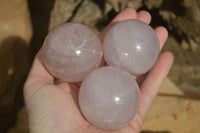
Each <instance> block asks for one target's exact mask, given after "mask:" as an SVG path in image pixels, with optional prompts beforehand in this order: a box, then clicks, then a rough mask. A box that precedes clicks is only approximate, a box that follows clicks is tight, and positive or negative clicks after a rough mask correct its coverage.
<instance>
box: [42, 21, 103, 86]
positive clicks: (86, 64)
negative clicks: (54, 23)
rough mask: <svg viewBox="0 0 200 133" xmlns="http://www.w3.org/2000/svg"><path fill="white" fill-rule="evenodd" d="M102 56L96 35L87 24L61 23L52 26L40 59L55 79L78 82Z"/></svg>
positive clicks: (97, 63) (92, 68)
mask: <svg viewBox="0 0 200 133" xmlns="http://www.w3.org/2000/svg"><path fill="white" fill-rule="evenodd" d="M101 59H102V45H101V41H100V38H99V37H98V36H97V35H96V34H95V33H94V32H93V31H92V30H91V29H90V28H89V27H87V26H85V25H83V24H78V23H65V24H62V25H60V26H58V27H56V28H55V29H53V30H52V31H51V32H50V33H49V34H48V35H47V37H46V40H45V43H44V46H43V61H44V64H45V65H46V67H47V69H48V70H49V71H50V72H51V73H52V74H53V75H54V76H55V77H57V78H59V79H61V80H64V81H68V82H78V81H82V80H83V79H84V78H85V76H86V75H88V74H89V73H90V72H91V71H93V70H95V69H97V68H98V67H99V65H100V63H101Z"/></svg>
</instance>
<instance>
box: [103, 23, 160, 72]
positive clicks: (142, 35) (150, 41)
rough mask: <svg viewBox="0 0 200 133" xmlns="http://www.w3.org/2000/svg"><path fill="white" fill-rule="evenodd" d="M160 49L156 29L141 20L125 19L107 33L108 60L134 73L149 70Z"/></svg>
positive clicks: (105, 42)
mask: <svg viewBox="0 0 200 133" xmlns="http://www.w3.org/2000/svg"><path fill="white" fill-rule="evenodd" d="M159 51H160V46H159V41H158V38H157V35H156V33H155V32H154V30H153V29H152V28H151V27H150V26H149V25H148V24H146V23H144V22H142V21H139V20H134V19H130V20H125V21H122V22H119V23H117V24H116V25H114V26H113V27H112V28H111V29H110V30H109V31H108V32H107V34H106V35H105V38H104V41H103V52H104V57H105V60H106V62H107V63H108V64H109V65H111V66H118V67H121V68H123V69H125V70H127V71H129V72H130V73H132V74H133V75H141V74H144V73H145V72H147V71H149V70H150V69H151V67H152V66H153V65H154V64H155V62H156V60H157V58H158V55H159Z"/></svg>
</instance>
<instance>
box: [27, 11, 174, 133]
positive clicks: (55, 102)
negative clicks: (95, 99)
mask: <svg viewBox="0 0 200 133" xmlns="http://www.w3.org/2000/svg"><path fill="white" fill-rule="evenodd" d="M126 19H138V20H141V21H143V22H145V23H147V24H149V23H150V21H151V16H150V14H149V13H148V12H146V11H140V12H138V13H137V12H136V11H135V10H134V9H131V8H127V9H125V10H123V11H121V12H120V13H119V14H118V15H117V16H116V17H115V18H114V19H113V20H112V21H111V22H110V24H109V25H108V26H107V27H106V28H105V30H104V31H103V32H102V34H101V35H100V38H101V39H102V40H103V37H104V35H105V33H106V31H107V30H108V29H109V28H110V27H111V26H113V25H114V24H116V23H118V22H120V21H123V20H126ZM155 32H156V34H157V36H158V39H159V43H160V48H162V47H163V45H164V43H165V41H166V39H167V36H168V32H167V30H166V29H165V28H164V27H157V28H156V29H155ZM172 63H173V55H172V54H171V53H170V52H164V53H162V54H160V56H159V58H158V60H157V62H156V64H155V65H154V67H153V68H152V69H151V70H150V71H149V72H148V74H145V75H142V76H139V77H133V78H136V80H137V81H138V83H139V86H140V105H139V109H138V112H137V113H136V115H135V117H134V118H133V120H131V121H130V122H129V123H128V124H127V125H126V126H124V127H122V128H119V129H116V130H102V129H99V128H96V127H95V126H93V125H92V124H90V123H89V122H88V121H87V120H86V119H85V118H84V116H83V115H82V114H81V111H80V109H79V105H78V92H79V87H78V85H77V84H72V83H67V82H62V81H60V82H57V83H54V82H53V79H54V77H53V75H51V74H50V73H49V72H48V70H47V69H46V68H45V66H44V64H43V63H42V61H41V50H40V51H39V52H38V54H37V55H36V57H35V59H34V62H33V65H32V68H31V70H30V73H29V76H28V78H27V81H26V83H25V85H24V100H25V106H26V111H27V116H28V126H29V130H30V133H139V132H140V130H141V128H142V125H143V122H144V119H145V117H146V115H147V113H148V111H149V108H150V106H151V104H152V102H153V100H154V98H155V96H156V95H157V92H158V89H159V87H160V86H161V84H162V82H163V80H164V79H165V77H166V76H167V73H168V72H169V70H170V67H171V65H172Z"/></svg>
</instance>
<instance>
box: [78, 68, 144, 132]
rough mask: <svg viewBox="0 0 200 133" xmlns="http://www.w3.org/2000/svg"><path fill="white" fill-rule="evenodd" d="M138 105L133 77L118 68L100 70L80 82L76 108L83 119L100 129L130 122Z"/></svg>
mask: <svg viewBox="0 0 200 133" xmlns="http://www.w3.org/2000/svg"><path fill="white" fill-rule="evenodd" d="M139 102H140V92H139V87H138V84H137V83H136V81H135V79H134V77H133V76H132V75H131V74H130V73H128V72H126V71H124V70H122V69H121V68H118V67H113V66H107V67H101V68H99V69H97V70H95V71H93V72H91V73H90V74H89V75H88V76H87V77H86V79H85V80H84V81H83V83H82V85H81V88H80V92H79V105H80V108H81V111H82V113H83V115H84V116H85V117H86V119H87V120H88V121H89V122H90V123H92V124H93V125H95V126H96V127H99V128H102V129H115V128H119V127H122V126H123V125H125V124H127V123H128V122H129V121H131V120H132V119H133V117H134V116H135V114H136V112H137V109H138V106H139Z"/></svg>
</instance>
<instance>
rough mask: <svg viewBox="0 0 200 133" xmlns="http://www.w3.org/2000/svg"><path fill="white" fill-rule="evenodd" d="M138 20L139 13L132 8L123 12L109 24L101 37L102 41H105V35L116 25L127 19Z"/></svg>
mask: <svg viewBox="0 0 200 133" xmlns="http://www.w3.org/2000/svg"><path fill="white" fill-rule="evenodd" d="M136 18H137V12H136V11H135V10H134V9H132V8H126V9H124V10H123V11H121V12H120V13H119V14H118V15H117V16H116V17H115V18H114V19H113V20H112V21H111V22H110V23H109V24H108V26H107V27H106V28H105V29H104V30H103V32H102V33H101V35H100V38H101V40H103V38H104V35H105V33H106V32H107V31H108V30H109V29H110V28H111V27H112V26H113V25H115V24H116V23H118V22H120V21H123V20H127V19H136Z"/></svg>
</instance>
